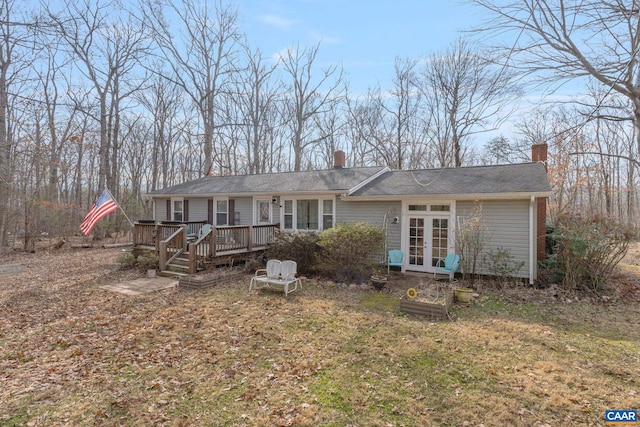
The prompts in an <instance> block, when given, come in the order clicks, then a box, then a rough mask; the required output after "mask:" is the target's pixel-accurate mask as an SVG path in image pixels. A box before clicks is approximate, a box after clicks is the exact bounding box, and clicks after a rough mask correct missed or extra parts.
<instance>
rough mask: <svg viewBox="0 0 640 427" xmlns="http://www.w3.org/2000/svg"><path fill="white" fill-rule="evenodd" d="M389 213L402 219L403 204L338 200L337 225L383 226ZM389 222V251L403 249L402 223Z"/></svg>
mask: <svg viewBox="0 0 640 427" xmlns="http://www.w3.org/2000/svg"><path fill="white" fill-rule="evenodd" d="M387 211H389V212H390V213H391V215H389V216H390V217H394V216H397V217H398V218H401V217H402V203H401V202H399V201H398V202H352V201H349V202H344V201H342V200H340V198H339V197H338V198H336V223H340V222H356V221H365V222H368V223H370V224H375V225H379V226H382V224H383V222H384V216H385V214H386V213H387ZM391 222H392V221H391V218H389V220H388V222H387V249H402V248H401V245H400V238H401V236H400V221H398V223H397V224H392V223H391Z"/></svg>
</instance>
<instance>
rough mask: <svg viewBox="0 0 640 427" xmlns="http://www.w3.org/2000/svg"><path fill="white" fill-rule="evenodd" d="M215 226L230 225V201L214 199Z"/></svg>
mask: <svg viewBox="0 0 640 427" xmlns="http://www.w3.org/2000/svg"><path fill="white" fill-rule="evenodd" d="M213 205H214V207H215V213H214V217H215V219H214V221H215V225H229V199H214V201H213Z"/></svg>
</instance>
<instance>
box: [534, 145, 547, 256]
mask: <svg viewBox="0 0 640 427" xmlns="http://www.w3.org/2000/svg"><path fill="white" fill-rule="evenodd" d="M548 150H549V146H548V145H547V144H534V145H532V146H531V160H532V161H534V162H542V163H544V170H545V171H547V154H548ZM536 208H537V211H538V217H537V223H536V228H537V230H538V232H537V236H536V237H537V239H536V243H537V245H536V246H537V250H536V259H537V260H538V261H541V260H543V259H545V258H546V256H547V254H546V250H545V249H546V239H545V236H546V234H547V198H546V197H536Z"/></svg>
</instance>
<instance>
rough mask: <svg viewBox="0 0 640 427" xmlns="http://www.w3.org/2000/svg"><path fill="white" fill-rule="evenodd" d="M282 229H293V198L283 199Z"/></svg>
mask: <svg viewBox="0 0 640 427" xmlns="http://www.w3.org/2000/svg"><path fill="white" fill-rule="evenodd" d="M284 229H285V230H293V200H285V201H284Z"/></svg>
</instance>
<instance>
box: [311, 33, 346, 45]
mask: <svg viewBox="0 0 640 427" xmlns="http://www.w3.org/2000/svg"><path fill="white" fill-rule="evenodd" d="M309 36H310V37H311V39H313V40H316V41H318V42H322V44H339V43H340V42H341V40H340V39H339V38H338V37H329V36H327V35H324V34H320V33H318V32H314V31H312V32H310V33H309Z"/></svg>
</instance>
